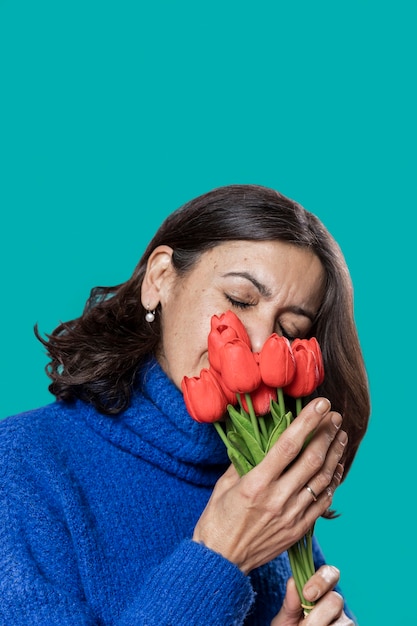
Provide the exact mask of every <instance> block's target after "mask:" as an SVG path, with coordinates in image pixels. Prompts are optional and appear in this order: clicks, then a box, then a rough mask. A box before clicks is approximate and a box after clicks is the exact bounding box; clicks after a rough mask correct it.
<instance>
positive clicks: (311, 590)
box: [304, 587, 320, 602]
mask: <svg viewBox="0 0 417 626" xmlns="http://www.w3.org/2000/svg"><path fill="white" fill-rule="evenodd" d="M304 595H305V596H306V600H309V601H310V602H314V600H317V598H318V597H319V595H320V589H319V588H318V587H308V588H306V589H304Z"/></svg>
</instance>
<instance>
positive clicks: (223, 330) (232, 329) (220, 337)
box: [208, 311, 251, 371]
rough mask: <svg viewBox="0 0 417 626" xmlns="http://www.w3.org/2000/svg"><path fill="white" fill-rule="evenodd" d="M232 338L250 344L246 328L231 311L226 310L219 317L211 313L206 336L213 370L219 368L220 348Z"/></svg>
mask: <svg viewBox="0 0 417 626" xmlns="http://www.w3.org/2000/svg"><path fill="white" fill-rule="evenodd" d="M232 339H241V340H242V341H244V342H245V343H246V344H247V345H248V346H249V347H250V345H251V343H250V339H249V335H248V333H247V331H246V328H245V327H244V325H243V324H242V322H241V321H240V319H239V318H238V317H237V315H235V314H234V313H233V311H226V313H223V314H222V315H220V317H218V316H217V315H213V316H212V318H211V330H210V334H209V336H208V358H209V362H210V365H211V367H213V368H214V369H215V370H217V371H219V370H220V360H219V350H220V348H221V347H222V346H224V344H225V343H226V342H227V341H231V340H232Z"/></svg>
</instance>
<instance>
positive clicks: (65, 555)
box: [0, 442, 254, 626]
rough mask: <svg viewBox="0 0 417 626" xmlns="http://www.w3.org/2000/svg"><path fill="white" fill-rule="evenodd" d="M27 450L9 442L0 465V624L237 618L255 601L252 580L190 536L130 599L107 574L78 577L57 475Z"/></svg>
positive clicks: (179, 624) (128, 625)
mask: <svg viewBox="0 0 417 626" xmlns="http://www.w3.org/2000/svg"><path fill="white" fill-rule="evenodd" d="M28 456H29V453H28V448H26V449H25V445H24V444H22V443H21V442H20V443H19V454H14V455H11V454H10V448H9V454H8V455H5V454H3V463H2V464H1V465H0V510H1V516H0V626H10V625H11V624H13V626H27V625H28V624H31V626H32V625H33V626H55V625H56V626H58V625H59V626H99V625H100V626H104V625H105V624H112V625H113V626H156V625H158V626H161V624H163V625H164V626H169V625H170V624H172V625H173V626H174V625H175V626H193V625H195V626H196V625H197V624H210V625H211V626H229V625H230V626H239V625H241V624H243V621H244V619H245V616H246V614H247V613H248V611H249V610H250V607H251V605H252V603H253V600H254V593H253V589H252V585H251V583H250V579H249V578H248V577H246V576H245V575H244V574H243V573H242V572H241V571H240V570H239V569H238V568H237V567H236V566H235V565H233V564H232V563H230V562H229V561H227V560H226V559H224V557H222V556H221V555H219V554H217V553H215V552H213V551H211V550H209V549H207V548H206V547H205V546H203V545H201V544H197V543H196V542H194V541H192V540H184V541H182V542H181V543H180V544H179V545H177V547H176V548H174V550H173V551H172V552H171V554H170V555H168V556H167V557H166V558H165V560H164V561H162V562H161V563H160V564H159V565H158V566H156V567H155V568H154V569H153V570H151V571H150V573H149V575H148V576H147V577H145V579H144V581H143V582H141V584H140V587H138V588H137V590H136V591H135V592H134V593H133V595H130V597H129V598H128V597H123V596H124V590H123V589H119V590H118V591H117V592H116V590H115V589H113V590H112V589H110V588H107V587H106V580H105V578H103V580H102V582H101V584H100V585H98V584H97V581H88V580H87V581H86V580H85V579H81V577H80V568H79V561H78V559H79V556H77V552H76V551H75V550H74V545H73V537H72V534H71V530H70V528H69V527H68V524H67V520H66V519H65V516H63V507H62V498H63V491H62V489H61V488H60V484H59V483H57V484H55V483H56V481H58V480H59V479H58V478H57V477H56V476H55V474H54V473H53V472H50V471H48V464H49V459H48V460H45V457H43V459H41V458H39V459H38V464H37V465H34V463H33V460H32V461H31V462H30V463H28V461H27V458H28ZM108 566H109V567H111V563H109V564H108ZM86 585H87V586H88V588H86ZM97 588H99V590H100V591H99V594H100V595H99V596H97Z"/></svg>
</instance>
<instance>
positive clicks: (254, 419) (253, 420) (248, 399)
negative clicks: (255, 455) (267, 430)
mask: <svg viewBox="0 0 417 626" xmlns="http://www.w3.org/2000/svg"><path fill="white" fill-rule="evenodd" d="M245 400H246V404H247V406H248V409H249V415H250V420H251V423H252V426H253V430H254V432H255V437H256V441H257V442H258V443H259V446H260V448H262V440H261V433H260V432H259V422H258V418H257V417H256V415H255V411H254V410H253V404H252V398H251V397H250V394H249V393H245ZM262 449H263V448H262Z"/></svg>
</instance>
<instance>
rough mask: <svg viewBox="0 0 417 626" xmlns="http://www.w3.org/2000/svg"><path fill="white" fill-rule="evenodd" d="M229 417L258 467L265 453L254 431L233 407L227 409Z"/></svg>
mask: <svg viewBox="0 0 417 626" xmlns="http://www.w3.org/2000/svg"><path fill="white" fill-rule="evenodd" d="M229 415H230V419H231V420H232V422H233V424H234V426H235V428H236V431H237V432H238V433H239V434H240V435H241V436H242V437H243V439H244V441H245V443H246V445H247V447H248V448H249V450H250V451H251V454H252V458H253V460H254V461H255V465H258V463H260V462H261V461H262V460H263V458H264V457H265V452H264V450H263V449H262V448H261V446H260V445H259V443H258V441H257V438H256V435H255V431H254V428H253V426H252V424H251V422H250V420H248V419H247V418H246V417H245V416H243V415H241V414H240V413H239V411H236V410H235V409H234V408H233V407H232V408H230V407H229Z"/></svg>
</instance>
